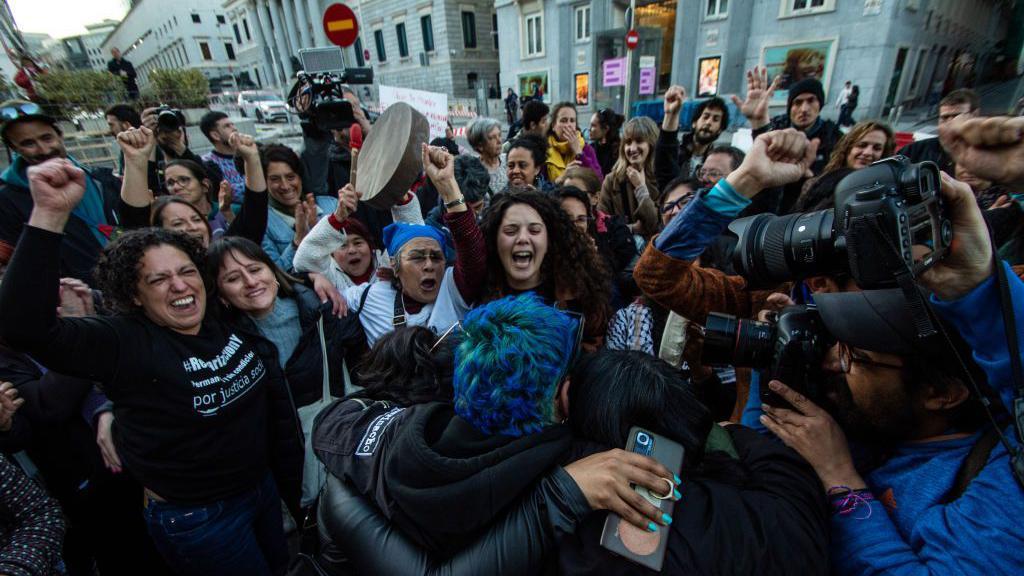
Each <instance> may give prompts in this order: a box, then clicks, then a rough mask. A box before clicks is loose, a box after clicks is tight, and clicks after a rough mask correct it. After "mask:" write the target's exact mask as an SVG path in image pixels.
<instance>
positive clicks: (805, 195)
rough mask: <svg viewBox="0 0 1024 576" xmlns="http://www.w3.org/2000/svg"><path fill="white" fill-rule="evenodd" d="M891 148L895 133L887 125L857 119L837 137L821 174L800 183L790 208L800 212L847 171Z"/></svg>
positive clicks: (824, 194) (825, 194)
mask: <svg viewBox="0 0 1024 576" xmlns="http://www.w3.org/2000/svg"><path fill="white" fill-rule="evenodd" d="M895 148H896V136H895V135H894V134H893V131H892V127H891V126H889V125H888V124H886V123H885V122H879V121H877V120H863V121H861V122H858V123H857V124H856V125H855V126H854V127H853V128H850V131H849V132H847V133H846V134H845V135H843V137H842V138H840V139H839V142H838V143H837V144H836V147H835V149H833V150H832V155H831V156H830V157H829V160H828V164H826V165H825V170H824V171H823V172H822V173H821V175H819V176H815V177H814V178H811V179H810V180H808V181H807V182H805V183H804V185H803V188H802V189H801V192H800V196H799V198H797V200H796V202H795V203H794V204H793V211H794V212H803V211H805V210H810V209H812V208H813V207H815V206H817V205H818V204H820V203H821V201H822V200H824V199H825V198H826V197H828V196H831V195H832V191H833V190H834V189H835V187H836V184H838V183H839V181H840V180H842V179H843V178H844V177H845V176H846V175H847V174H849V173H850V172H853V171H854V170H860V169H861V168H866V167H868V166H870V165H871V164H872V163H874V162H877V161H879V160H881V159H882V158H888V157H889V156H892V155H893V151H894V150H895Z"/></svg>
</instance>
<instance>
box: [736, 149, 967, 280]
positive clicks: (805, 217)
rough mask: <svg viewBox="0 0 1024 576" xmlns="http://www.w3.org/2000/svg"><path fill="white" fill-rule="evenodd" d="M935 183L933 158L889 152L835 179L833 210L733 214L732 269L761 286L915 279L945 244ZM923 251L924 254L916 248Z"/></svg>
mask: <svg viewBox="0 0 1024 576" xmlns="http://www.w3.org/2000/svg"><path fill="white" fill-rule="evenodd" d="M940 182H941V180H940V177H939V169H938V167H937V166H936V165H935V164H934V163H933V162H921V163H918V164H912V163H911V162H910V161H909V160H908V159H907V158H905V157H903V156H894V157H892V158H886V159H883V160H879V161H878V162H875V163H874V164H872V165H871V166H868V167H866V168H863V169H861V170H857V171H856V172H852V173H850V174H849V175H847V176H846V177H845V178H843V179H842V180H840V182H839V184H837V185H836V188H835V191H834V196H835V208H834V209H830V210H821V211H817V212H808V213H804V214H787V215H785V216H775V215H774V214H759V215H757V216H751V217H748V218H741V219H739V220H736V221H734V222H733V223H732V224H730V225H729V230H730V231H732V232H733V233H734V234H736V236H738V237H739V242H738V243H737V245H736V249H735V251H734V252H733V259H734V264H735V267H736V270H737V271H738V272H739V273H740V275H742V276H744V277H745V278H747V280H748V281H750V282H751V283H752V284H755V285H761V286H769V285H776V284H778V283H779V282H783V281H786V280H794V279H800V278H806V277H808V276H817V275H832V274H837V273H844V272H849V274H850V275H851V276H852V277H853V280H854V281H855V282H856V283H857V285H858V286H860V287H861V288H863V289H865V290H868V289H874V288H891V287H895V286H897V285H898V284H899V282H898V277H899V276H900V275H901V274H904V273H905V272H906V271H907V270H909V271H910V273H911V274H912V276H913V277H917V275H918V274H920V273H921V272H923V271H924V270H926V269H928V268H929V267H931V266H932V265H933V264H935V263H936V262H938V261H940V260H941V259H942V258H943V257H944V256H945V254H946V252H947V251H948V250H949V245H950V242H952V240H953V227H952V224H951V222H950V220H949V217H948V216H947V214H946V211H945V209H944V206H943V201H942V197H941V196H940V195H939V186H940ZM915 248H916V250H915ZM922 250H930V252H929V253H927V254H920V253H915V252H919V251H922Z"/></svg>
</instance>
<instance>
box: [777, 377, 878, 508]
mask: <svg viewBox="0 0 1024 576" xmlns="http://www.w3.org/2000/svg"><path fill="white" fill-rule="evenodd" d="M769 386H770V387H771V389H772V391H773V392H775V393H776V394H778V395H779V396H781V397H782V398H783V399H784V400H786V402H789V404H790V405H791V406H792V407H793V409H792V410H788V409H786V408H777V407H774V406H769V405H767V404H762V405H761V408H762V409H763V410H764V414H763V415H762V416H761V424H764V426H765V428H768V430H771V432H772V433H773V434H775V435H776V436H778V437H779V439H780V440H782V441H783V442H785V443H786V446H789V447H790V448H792V449H793V450H796V451H797V452H798V453H799V454H800V455H801V456H803V457H804V459H805V460H807V463H808V464H810V465H811V467H813V468H814V471H815V472H817V473H818V478H820V479H821V483H822V484H823V485H824V487H825V489H826V490H828V489H829V488H832V487H835V486H846V487H848V488H851V489H853V490H860V489H863V488H867V483H865V482H864V479H863V478H861V476H860V474H859V473H858V472H857V469H856V468H855V467H854V466H853V457H852V456H850V446H849V444H847V443H846V435H845V434H843V430H842V428H840V427H839V424H838V423H836V421H835V419H833V418H832V416H830V415H829V413H828V412H825V411H824V410H822V409H821V407H819V406H818V405H816V404H815V403H814V402H811V401H810V400H808V399H807V398H806V397H805V396H804V395H803V394H800V393H798V392H796V391H794V390H793V389H792V388H790V387H789V386H786V385H785V384H783V383H782V382H779V381H778V380H772V381H771V382H770V383H769Z"/></svg>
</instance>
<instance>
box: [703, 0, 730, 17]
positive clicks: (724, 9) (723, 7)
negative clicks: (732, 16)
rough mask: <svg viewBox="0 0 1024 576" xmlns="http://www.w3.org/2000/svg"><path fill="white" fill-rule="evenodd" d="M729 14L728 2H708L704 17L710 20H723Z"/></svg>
mask: <svg viewBox="0 0 1024 576" xmlns="http://www.w3.org/2000/svg"><path fill="white" fill-rule="evenodd" d="M728 12H729V0H708V11H707V13H706V14H705V16H706V17H707V18H708V19H709V20H711V19H717V18H725V16H726V14H727V13H728Z"/></svg>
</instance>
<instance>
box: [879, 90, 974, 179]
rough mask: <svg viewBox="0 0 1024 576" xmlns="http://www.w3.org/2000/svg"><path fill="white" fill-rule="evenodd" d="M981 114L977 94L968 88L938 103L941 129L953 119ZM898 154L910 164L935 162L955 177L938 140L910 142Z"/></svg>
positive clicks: (950, 162)
mask: <svg viewBox="0 0 1024 576" xmlns="http://www.w3.org/2000/svg"><path fill="white" fill-rule="evenodd" d="M980 113H981V101H980V100H979V99H978V94H977V93H976V92H975V91H974V90H971V89H970V88H960V89H959V90H953V91H952V92H950V93H949V94H947V95H946V97H945V98H943V99H942V100H940V101H939V124H938V126H939V127H940V128H941V127H942V126H945V125H947V124H949V122H951V121H952V120H953V119H954V118H957V117H960V116H963V117H964V118H975V117H977V116H978V115H979V114H980ZM899 153H900V154H902V155H904V156H906V157H907V158H910V161H911V162H924V161H925V160H928V161H930V162H935V164H937V165H938V166H939V170H942V171H943V172H945V173H946V174H949V175H950V176H956V174H955V172H956V167H955V166H953V160H952V159H951V158H950V157H949V153H947V152H946V149H945V148H943V147H942V143H941V142H940V141H939V139H938V138H926V139H924V140H918V141H917V142H911V143H910V144H907V145H906V146H904V147H903V148H900V149H899Z"/></svg>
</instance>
